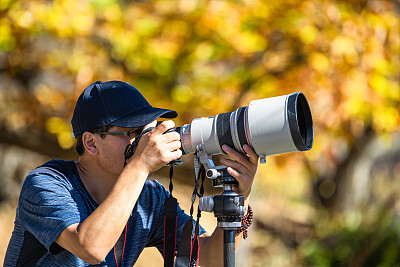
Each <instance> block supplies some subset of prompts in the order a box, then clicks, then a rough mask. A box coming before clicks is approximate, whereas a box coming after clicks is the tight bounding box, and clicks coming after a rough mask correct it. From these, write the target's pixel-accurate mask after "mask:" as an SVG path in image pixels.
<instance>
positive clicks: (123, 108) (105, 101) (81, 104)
mask: <svg viewBox="0 0 400 267" xmlns="http://www.w3.org/2000/svg"><path fill="white" fill-rule="evenodd" d="M177 116H178V113H177V112H176V111H174V110H169V109H161V108H155V107H152V106H151V105H150V104H149V102H147V100H146V99H145V98H144V97H143V95H142V94H141V93H140V92H139V90H137V89H136V88H135V87H133V86H132V85H130V84H129V83H125V82H121V81H109V82H101V81H97V82H95V83H92V84H91V85H89V86H88V87H86V89H85V90H84V91H83V93H82V94H81V95H80V96H79V98H78V101H77V102H76V106H75V110H74V115H73V116H72V120H71V124H72V129H73V136H74V137H77V136H79V135H81V134H83V133H84V132H87V131H90V130H92V129H95V128H98V127H102V126H106V125H113V126H118V127H125V128H134V127H141V126H145V125H147V124H149V123H150V122H152V121H154V120H156V119H158V118H160V117H161V118H176V117H177Z"/></svg>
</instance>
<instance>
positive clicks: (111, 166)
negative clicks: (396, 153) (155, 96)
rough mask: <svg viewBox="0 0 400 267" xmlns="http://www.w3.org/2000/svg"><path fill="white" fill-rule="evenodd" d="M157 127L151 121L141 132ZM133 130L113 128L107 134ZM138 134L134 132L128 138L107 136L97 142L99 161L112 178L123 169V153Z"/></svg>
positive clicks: (154, 122) (155, 122) (155, 123)
mask: <svg viewBox="0 0 400 267" xmlns="http://www.w3.org/2000/svg"><path fill="white" fill-rule="evenodd" d="M156 125H157V121H153V122H151V123H149V124H147V125H146V126H145V127H143V129H142V130H144V129H146V128H149V127H155V126H156ZM132 130H135V128H122V127H116V126H115V127H113V128H112V129H110V131H109V132H129V131H131V132H132ZM139 134H140V132H139V131H138V132H136V133H134V134H131V136H130V137H128V136H115V135H107V136H106V138H104V139H100V138H98V139H99V140H98V141H99V147H98V150H99V161H100V165H101V166H102V168H104V170H105V171H107V172H110V174H112V175H114V176H119V174H120V173H121V172H122V169H123V167H124V162H125V157H124V152H125V149H126V147H127V146H128V145H129V144H131V143H132V142H133V141H134V140H135V138H136V137H137V136H138V135H139Z"/></svg>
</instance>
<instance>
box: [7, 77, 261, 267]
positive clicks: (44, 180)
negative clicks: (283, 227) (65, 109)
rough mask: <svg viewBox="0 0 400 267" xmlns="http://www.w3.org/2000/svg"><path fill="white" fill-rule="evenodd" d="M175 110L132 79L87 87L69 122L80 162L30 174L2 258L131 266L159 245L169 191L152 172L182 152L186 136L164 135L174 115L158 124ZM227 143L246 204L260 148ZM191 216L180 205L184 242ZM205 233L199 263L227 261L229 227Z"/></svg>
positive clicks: (11, 262)
mask: <svg viewBox="0 0 400 267" xmlns="http://www.w3.org/2000/svg"><path fill="white" fill-rule="evenodd" d="M176 116H177V113H176V112H175V111H173V110H167V109H160V108H154V107H152V106H151V105H150V104H149V103H148V102H147V101H146V99H145V98H144V97H143V96H142V95H141V94H140V92H139V91H138V90H137V89H136V88H134V87H133V86H132V85H130V84H128V83H124V82H120V81H110V82H96V83H93V84H91V85H90V86H88V87H87V88H86V89H85V90H84V92H83V93H82V95H81V96H80V97H79V99H78V101H77V103H76V106H75V110H74V114H73V117H72V121H71V123H72V128H73V134H74V136H75V137H76V138H77V146H76V151H77V153H78V154H79V160H78V161H77V162H73V161H62V160H52V161H49V162H47V163H45V164H44V165H42V166H40V167H38V168H37V169H35V170H33V171H32V172H31V173H30V174H29V175H28V176H27V178H26V179H25V182H24V184H23V187H22V189H21V195H20V199H19V202H18V207H17V212H16V219H15V227H14V231H13V234H12V237H11V240H10V243H9V246H8V249H7V253H6V257H5V261H4V266H87V265H88V264H100V265H101V266H133V265H134V264H135V262H136V260H137V258H138V257H139V254H140V253H141V251H142V250H143V249H144V247H150V246H155V247H157V248H158V249H159V250H160V251H162V249H163V234H164V233H163V231H164V229H163V228H164V202H165V199H166V197H168V196H169V192H167V191H166V190H165V188H164V187H163V186H162V185H161V184H159V183H158V182H157V181H150V180H147V177H148V176H149V174H151V173H152V172H155V171H157V170H158V169H160V168H161V167H163V166H165V165H166V164H167V163H168V162H170V161H172V160H175V159H178V158H180V157H181V155H182V153H181V151H180V149H179V148H180V146H181V143H180V135H179V134H178V133H176V132H174V131H172V132H168V133H166V131H167V130H169V129H171V128H173V127H174V123H173V122H172V121H164V122H162V123H161V124H159V125H157V123H156V120H157V119H158V118H160V117H161V118H174V117H176ZM149 127H155V128H153V129H152V130H151V131H149V132H148V133H146V134H143V135H142V137H141V139H140V141H139V143H138V146H137V147H136V150H135V152H134V154H133V156H132V157H131V158H130V159H129V160H128V161H127V165H126V166H125V167H124V161H125V159H124V151H125V148H126V147H127V145H129V144H130V143H131V142H132V141H133V140H134V139H135V138H136V137H137V136H138V135H139V134H140V132H141V131H142V130H143V129H146V128H149ZM223 149H224V150H225V152H226V153H227V154H228V155H230V156H232V158H233V159H232V160H231V159H224V160H222V163H223V164H224V165H226V166H228V167H229V168H228V171H229V172H230V174H231V175H232V176H233V177H235V178H236V179H237V180H238V182H239V186H238V187H237V191H238V193H240V194H242V195H244V197H245V200H246V201H245V203H246V205H247V203H248V200H247V199H248V197H249V194H250V190H251V185H252V182H253V179H254V175H255V173H256V170H257V161H258V156H257V155H256V153H255V152H254V150H253V149H252V148H250V147H249V146H245V147H244V149H245V151H246V152H247V155H243V154H240V153H238V152H236V151H235V150H233V149H231V148H229V147H227V146H224V147H223ZM188 219H189V216H188V215H186V214H185V213H184V212H183V211H182V210H181V209H180V208H179V207H178V219H177V241H178V242H179V240H180V236H181V233H182V228H183V225H184V224H185V223H186V221H187V220H188ZM200 234H201V236H200V241H199V242H200V247H201V249H200V259H199V264H200V265H203V266H222V265H223V263H222V260H223V257H221V255H222V254H223V252H222V251H223V243H222V240H223V238H222V236H223V231H222V230H221V229H218V228H217V229H216V230H215V231H214V232H213V234H212V235H209V234H207V233H206V232H205V231H204V229H201V231H200ZM241 235H242V234H241V233H239V234H237V235H236V244H238V241H239V240H240V239H241ZM216 252H217V253H216Z"/></svg>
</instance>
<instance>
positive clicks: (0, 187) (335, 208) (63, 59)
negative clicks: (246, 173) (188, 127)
mask: <svg viewBox="0 0 400 267" xmlns="http://www.w3.org/2000/svg"><path fill="white" fill-rule="evenodd" d="M399 13H400V2H399V0H392V1H389V0H347V1H333V0H304V1H297V0H283V1H262V0H242V1H222V0H210V1H203V0H197V1H196V0H190V1H187V0H180V1H145V0H143V1H126V0H104V1H102V0H84V1H81V0H54V1H41V0H19V1H13V0H1V2H0V262H1V263H2V262H3V259H4V254H5V251H6V247H7V244H8V240H9V238H10V236H11V232H12V229H13V222H14V218H15V208H16V204H17V201H18V195H19V190H20V188H21V184H22V182H23V180H24V178H25V176H26V174H27V173H28V172H29V171H30V170H31V169H33V168H35V167H36V166H38V165H40V164H42V163H44V162H45V161H47V160H49V159H51V158H62V159H74V160H76V159H77V156H76V154H75V152H74V149H73V148H74V144H75V139H73V138H72V137H71V131H72V129H71V126H70V119H71V117H72V112H73V108H74V105H75V102H76V99H77V98H78V96H79V95H80V93H81V92H82V91H83V89H84V88H85V87H86V86H88V85H89V84H91V83H92V82H95V81H97V80H101V81H108V80H122V81H126V82H129V83H131V84H132V85H134V86H135V87H137V88H138V89H139V90H140V91H141V92H142V93H143V94H144V95H145V97H146V98H147V99H148V100H149V102H150V103H151V104H152V105H154V106H157V107H165V108H172V109H175V110H177V111H178V113H179V117H178V118H177V119H176V120H175V122H176V124H177V125H182V124H185V123H190V122H191V120H192V119H194V118H198V117H206V116H214V115H216V114H218V113H223V112H230V111H234V110H235V109H237V108H238V107H241V106H247V105H248V104H249V102H250V101H251V100H253V99H260V98H267V97H273V96H278V95H286V94H290V93H292V92H297V91H302V92H303V93H304V94H305V95H306V97H307V99H308V101H309V104H310V107H311V111H312V115H313V120H314V131H315V140H314V146H313V148H312V150H311V151H309V152H295V153H288V154H284V155H277V156H271V157H268V158H267V163H266V164H264V165H260V166H259V169H258V174H257V177H256V180H255V184H254V186H253V191H252V197H251V203H252V206H253V210H254V213H255V221H254V223H253V225H252V226H251V228H250V229H251V231H250V233H249V239H248V240H246V241H243V242H241V244H240V251H239V252H238V261H240V260H241V259H242V260H243V259H244V260H245V261H244V262H245V263H243V262H242V263H239V264H238V266H400V199H399V197H400V129H399V127H400V115H399V114H400V111H399V110H400V108H399V107H400V87H399V81H400V75H399V67H400V56H399V55H400V40H399V39H400V37H399ZM184 161H185V163H184V164H183V165H181V166H180V167H178V168H175V169H176V171H175V176H174V181H175V186H174V188H175V189H174V191H176V194H177V196H178V200H179V201H180V202H181V204H182V206H183V208H184V209H185V210H188V208H189V202H190V193H188V192H191V191H192V187H193V177H194V171H193V156H190V155H189V156H185V157H184ZM167 171H168V170H161V171H160V172H159V173H156V174H155V175H154V177H153V178H154V179H158V180H160V181H161V182H163V183H164V184H166V183H167V180H165V176H166V174H167ZM208 182H209V181H208ZM217 193H218V190H215V189H213V188H211V186H209V185H208V187H207V189H206V194H217ZM202 220H203V218H202ZM204 225H205V226H206V228H207V229H209V231H212V229H213V227H214V226H215V219H214V218H213V216H212V215H211V214H210V215H206V216H205V218H204ZM145 251H146V252H145V253H144V254H143V255H142V256H141V257H140V260H139V263H138V264H137V266H161V264H162V258H161V256H160V255H159V254H158V252H156V251H154V250H151V249H149V250H148V249H146V250H145ZM1 263H0V264H1Z"/></svg>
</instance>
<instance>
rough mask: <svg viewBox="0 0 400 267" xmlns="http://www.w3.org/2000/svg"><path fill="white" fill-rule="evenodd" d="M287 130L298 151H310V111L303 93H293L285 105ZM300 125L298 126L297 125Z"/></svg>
mask: <svg viewBox="0 0 400 267" xmlns="http://www.w3.org/2000/svg"><path fill="white" fill-rule="evenodd" d="M287 112H288V121H289V129H290V133H291V135H292V139H293V142H294V144H295V146H296V148H297V149H298V150H299V151H306V150H310V149H311V147H312V144H313V140H314V133H313V123H312V117H311V110H310V107H309V106H308V103H307V99H306V97H305V96H304V94H303V93H293V94H291V95H289V97H288V103H287ZM299 124H300V125H299Z"/></svg>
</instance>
